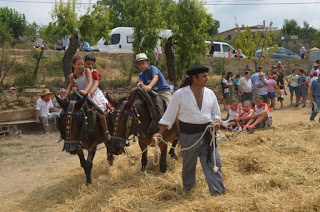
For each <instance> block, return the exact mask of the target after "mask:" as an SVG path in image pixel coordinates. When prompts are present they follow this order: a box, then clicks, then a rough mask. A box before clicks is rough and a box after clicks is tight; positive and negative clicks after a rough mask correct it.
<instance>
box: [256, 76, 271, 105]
mask: <svg viewBox="0 0 320 212" xmlns="http://www.w3.org/2000/svg"><path fill="white" fill-rule="evenodd" d="M255 85H256V88H257V91H256V94H257V95H259V96H261V97H262V98H263V102H264V103H268V85H269V83H268V80H267V79H266V78H265V76H264V73H263V72H262V71H261V72H259V78H258V79H257V80H256V82H255Z"/></svg>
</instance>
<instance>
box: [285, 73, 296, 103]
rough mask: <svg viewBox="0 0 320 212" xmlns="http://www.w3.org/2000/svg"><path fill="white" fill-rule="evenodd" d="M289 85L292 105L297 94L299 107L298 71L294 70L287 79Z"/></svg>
mask: <svg viewBox="0 0 320 212" xmlns="http://www.w3.org/2000/svg"><path fill="white" fill-rule="evenodd" d="M286 80H287V82H288V85H289V90H290V105H293V103H292V102H293V95H296V106H295V107H298V106H299V105H298V104H299V101H298V97H299V95H298V88H299V87H298V81H299V76H298V75H297V71H296V70H293V71H292V74H291V75H290V76H289V77H288V78H287V79H286Z"/></svg>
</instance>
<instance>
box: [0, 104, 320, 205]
mask: <svg viewBox="0 0 320 212" xmlns="http://www.w3.org/2000/svg"><path fill="white" fill-rule="evenodd" d="M310 112H311V108H310V105H308V106H307V107H306V108H301V105H300V107H299V108H294V107H291V106H286V107H285V108H284V109H282V110H275V111H273V112H272V116H273V120H274V122H273V123H274V126H275V127H277V126H279V124H286V123H290V122H291V123H292V122H300V123H301V124H302V125H303V124H304V123H308V122H309V116H310ZM224 116H225V112H223V115H222V117H224ZM316 120H318V118H316ZM57 136H58V133H57V132H51V133H50V134H49V135H44V134H42V133H41V131H39V130H23V134H22V136H21V137H20V138H18V137H6V138H1V139H0V147H1V148H0V159H1V160H0V164H1V165H0V211H8V210H9V211H10V210H13V211H16V210H17V208H16V207H15V208H12V205H13V203H14V205H17V204H18V205H19V203H20V202H24V201H26V199H28V196H29V195H31V194H32V193H35V192H46V190H47V189H48V191H52V190H54V188H55V187H57V188H59V184H60V182H61V181H66V180H70V181H72V179H73V177H74V176H81V177H80V179H81V180H83V184H84V183H85V177H84V173H83V172H82V169H81V167H80V164H79V160H78V157H77V156H73V155H70V154H67V153H65V152H62V151H61V149H62V146H63V143H62V142H61V143H56V142H55V140H56V138H57ZM132 148H138V146H137V145H136V144H135V145H134V146H133V147H132ZM98 149H99V150H98V151H97V154H96V161H99V165H97V166H95V163H94V166H93V175H92V178H93V181H95V179H97V178H99V177H101V176H97V175H100V174H98V173H97V169H99V168H101V167H103V169H104V170H105V171H107V172H109V171H110V169H109V168H108V167H109V166H108V164H107V161H106V150H105V148H103V144H100V145H99V146H98ZM220 151H222V152H223V151H224V150H223V146H222V147H221V150H220ZM119 158H120V159H121V160H126V158H125V156H124V155H123V156H121V157H118V158H117V159H116V161H115V163H117V160H119ZM149 164H151V165H152V162H151V161H150V162H149ZM133 165H134V166H136V167H137V170H138V169H139V167H140V158H139V159H137V160H135V163H134V164H133ZM151 165H149V166H151ZM111 171H112V170H111ZM99 173H100V172H99ZM78 178H79V177H78ZM29 210H30V208H29ZM26 211H28V210H26Z"/></svg>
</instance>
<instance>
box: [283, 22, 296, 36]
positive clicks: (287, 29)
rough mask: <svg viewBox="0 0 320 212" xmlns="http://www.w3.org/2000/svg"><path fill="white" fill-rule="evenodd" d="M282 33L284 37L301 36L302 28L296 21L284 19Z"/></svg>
mask: <svg viewBox="0 0 320 212" xmlns="http://www.w3.org/2000/svg"><path fill="white" fill-rule="evenodd" d="M281 32H282V33H283V34H284V35H287V36H290V35H300V33H301V28H300V26H299V25H298V23H297V21H296V20H294V19H291V20H288V19H284V22H283V25H282V29H281Z"/></svg>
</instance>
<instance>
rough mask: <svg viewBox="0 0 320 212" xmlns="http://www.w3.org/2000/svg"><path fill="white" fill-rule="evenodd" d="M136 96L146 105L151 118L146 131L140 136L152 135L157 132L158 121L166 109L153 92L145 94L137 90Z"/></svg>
mask: <svg viewBox="0 0 320 212" xmlns="http://www.w3.org/2000/svg"><path fill="white" fill-rule="evenodd" d="M138 96H139V97H140V98H141V99H142V100H143V101H144V102H145V103H146V104H147V107H148V109H149V113H150V117H151V123H150V124H149V127H148V128H147V130H146V131H145V132H143V133H142V136H143V134H146V135H153V134H154V133H156V132H158V130H159V121H160V119H161V117H162V116H163V114H164V111H165V107H166V105H165V102H164V100H162V99H161V98H160V97H159V95H158V93H156V92H155V91H153V90H151V91H149V92H145V91H144V90H142V89H141V88H139V90H138ZM143 137H144V136H143Z"/></svg>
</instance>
